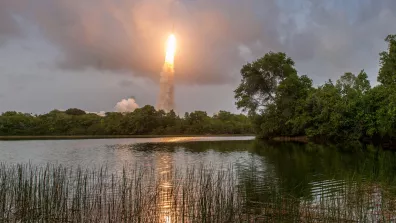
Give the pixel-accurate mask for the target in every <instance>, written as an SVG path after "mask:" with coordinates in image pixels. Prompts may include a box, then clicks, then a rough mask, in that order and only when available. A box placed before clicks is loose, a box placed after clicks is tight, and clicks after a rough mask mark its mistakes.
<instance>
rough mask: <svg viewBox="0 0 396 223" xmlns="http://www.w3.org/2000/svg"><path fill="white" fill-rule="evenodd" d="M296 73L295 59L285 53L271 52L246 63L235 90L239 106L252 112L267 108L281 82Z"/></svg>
mask: <svg viewBox="0 0 396 223" xmlns="http://www.w3.org/2000/svg"><path fill="white" fill-rule="evenodd" d="M296 73H297V71H296V70H295V69H294V61H293V60H292V59H291V58H290V57H287V56H286V54H285V53H273V52H269V53H267V54H265V56H264V57H262V58H260V59H258V60H256V61H254V62H252V63H248V64H246V65H244V66H243V68H242V69H241V75H242V81H241V84H240V85H239V86H238V88H237V89H236V90H235V91H234V92H235V99H236V100H237V102H236V105H237V107H238V108H242V110H243V111H248V112H249V113H250V114H253V113H256V112H257V111H258V110H260V109H263V108H265V106H267V105H268V104H270V103H272V102H273V101H274V99H275V93H276V89H277V87H278V84H279V82H281V81H282V80H284V79H285V78H286V77H288V76H290V75H292V74H296Z"/></svg>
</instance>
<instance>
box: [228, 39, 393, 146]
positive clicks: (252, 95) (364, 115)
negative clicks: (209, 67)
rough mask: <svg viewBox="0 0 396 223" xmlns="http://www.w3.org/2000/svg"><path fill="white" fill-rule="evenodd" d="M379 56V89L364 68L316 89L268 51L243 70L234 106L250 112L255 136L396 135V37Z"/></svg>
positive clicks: (286, 61) (339, 137) (282, 58)
mask: <svg viewBox="0 0 396 223" xmlns="http://www.w3.org/2000/svg"><path fill="white" fill-rule="evenodd" d="M385 40H386V42H388V45H389V47H388V51H386V52H382V53H380V65H381V68H380V70H379V74H378V81H379V82H380V83H381V84H380V85H378V86H376V87H374V88H372V87H371V85H370V82H369V80H368V76H367V74H366V73H365V71H364V70H362V71H361V72H360V73H359V74H357V75H356V74H353V73H351V72H346V73H345V74H343V75H342V76H341V77H340V78H339V79H338V80H337V81H335V82H333V81H332V80H329V81H327V82H326V83H325V84H323V85H319V86H317V87H314V86H313V85H312V80H311V79H310V78H309V77H308V76H305V75H301V76H299V75H298V74H297V71H296V69H295V68H294V62H293V60H292V59H291V58H289V57H287V56H286V54H284V53H273V52H269V53H267V54H265V55H264V56H263V57H262V58H260V59H258V60H256V61H254V62H252V63H248V64H246V65H245V66H243V68H242V69H241V76H242V81H241V83H240V85H239V86H238V87H237V89H236V90H235V98H236V100H237V102H236V105H237V107H238V108H242V109H243V110H245V111H248V112H249V116H250V118H251V120H252V123H253V125H254V129H255V131H256V133H257V135H258V136H259V137H261V138H272V137H275V136H301V135H305V136H308V137H310V138H313V139H321V140H333V141H339V140H347V139H359V138H362V137H374V136H394V135H396V35H389V36H388V37H387V38H386V39H385Z"/></svg>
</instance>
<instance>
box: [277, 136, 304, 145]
mask: <svg viewBox="0 0 396 223" xmlns="http://www.w3.org/2000/svg"><path fill="white" fill-rule="evenodd" d="M272 140H274V141H279V142H299V143H308V142H309V139H308V137H307V136H295V137H289V136H281V137H275V138H273V139H272Z"/></svg>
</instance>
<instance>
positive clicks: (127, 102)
mask: <svg viewBox="0 0 396 223" xmlns="http://www.w3.org/2000/svg"><path fill="white" fill-rule="evenodd" d="M137 108H139V105H138V104H137V103H136V101H135V99H134V98H128V99H122V101H120V102H118V103H117V104H116V106H115V107H114V109H115V110H116V112H121V113H124V112H133V111H134V110H135V109H137Z"/></svg>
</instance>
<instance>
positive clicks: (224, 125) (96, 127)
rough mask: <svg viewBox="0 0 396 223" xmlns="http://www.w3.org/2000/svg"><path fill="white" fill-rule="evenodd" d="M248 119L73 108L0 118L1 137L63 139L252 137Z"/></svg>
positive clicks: (8, 114)
mask: <svg viewBox="0 0 396 223" xmlns="http://www.w3.org/2000/svg"><path fill="white" fill-rule="evenodd" d="M252 133H253V128H252V125H251V122H250V120H249V118H248V117H247V116H245V115H242V114H232V113H230V112H226V111H220V112H218V113H217V114H215V115H214V116H213V117H210V116H208V115H207V113H206V112H203V111H195V112H191V113H185V115H184V117H179V116H178V115H176V113H175V112H173V111H171V112H169V113H166V112H164V111H162V110H160V111H157V110H155V108H154V107H153V106H149V105H146V106H144V107H142V108H138V109H136V110H135V111H133V112H131V113H124V114H122V113H117V112H109V113H106V116H105V117H101V116H98V115H96V114H86V113H85V112H84V111H83V110H80V109H76V108H72V109H68V110H66V111H58V110H54V111H51V112H49V113H48V114H43V115H31V114H24V113H19V112H13V111H12V112H5V113H3V114H2V115H1V116H0V136H43V135H46V136H63V135H76V136H77V135H150V134H153V135H184V134H252Z"/></svg>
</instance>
